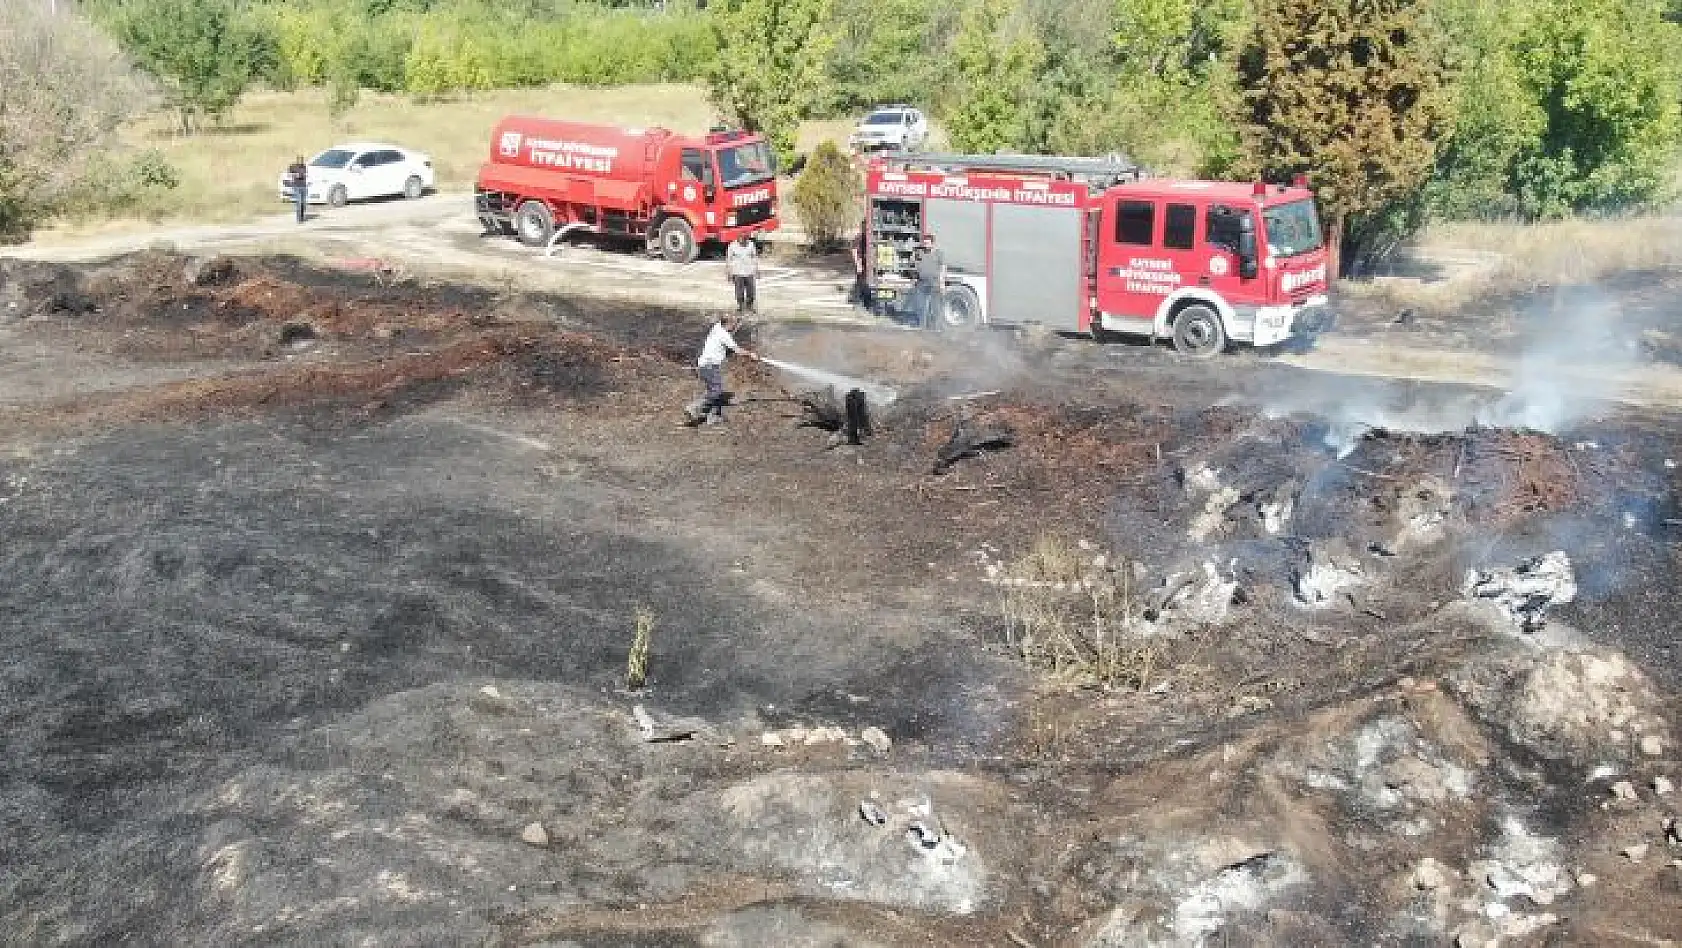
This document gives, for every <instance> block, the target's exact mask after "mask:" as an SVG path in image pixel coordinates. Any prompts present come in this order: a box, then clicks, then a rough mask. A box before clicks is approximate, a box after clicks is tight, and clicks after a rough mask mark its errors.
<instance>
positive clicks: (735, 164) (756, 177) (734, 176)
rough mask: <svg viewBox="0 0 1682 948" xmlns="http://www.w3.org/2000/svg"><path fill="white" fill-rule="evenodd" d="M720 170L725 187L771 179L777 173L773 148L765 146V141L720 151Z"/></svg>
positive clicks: (737, 186) (740, 185) (735, 186)
mask: <svg viewBox="0 0 1682 948" xmlns="http://www.w3.org/2000/svg"><path fill="white" fill-rule="evenodd" d="M718 171H719V176H720V177H721V178H723V179H724V186H725V187H727V188H739V187H742V186H743V185H748V184H757V183H759V182H760V181H769V180H770V179H771V178H773V177H775V175H776V166H775V165H774V164H772V161H771V150H770V149H768V148H766V147H765V143H764V142H753V143H751V144H747V145H737V146H736V147H734V148H726V149H724V150H723V151H720V152H719V153H718Z"/></svg>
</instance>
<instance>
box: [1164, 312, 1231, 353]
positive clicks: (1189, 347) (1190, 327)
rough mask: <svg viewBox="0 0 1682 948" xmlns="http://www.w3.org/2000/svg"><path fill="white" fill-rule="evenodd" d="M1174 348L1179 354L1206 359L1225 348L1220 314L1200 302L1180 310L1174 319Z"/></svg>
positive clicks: (1224, 334)
mask: <svg viewBox="0 0 1682 948" xmlns="http://www.w3.org/2000/svg"><path fill="white" fill-rule="evenodd" d="M1174 348H1175V349H1178V350H1179V351H1180V354H1181V355H1187V356H1191V357H1192V358H1194V359H1208V358H1212V357H1214V356H1217V355H1219V354H1220V353H1221V352H1222V351H1224V350H1225V349H1226V330H1225V329H1223V328H1222V327H1221V314H1219V313H1217V312H1215V311H1214V310H1213V309H1210V308H1209V307H1207V306H1204V305H1203V304H1201V303H1194V304H1192V305H1191V306H1187V307H1186V308H1185V309H1182V310H1180V315H1179V317H1178V318H1177V319H1175V320H1174Z"/></svg>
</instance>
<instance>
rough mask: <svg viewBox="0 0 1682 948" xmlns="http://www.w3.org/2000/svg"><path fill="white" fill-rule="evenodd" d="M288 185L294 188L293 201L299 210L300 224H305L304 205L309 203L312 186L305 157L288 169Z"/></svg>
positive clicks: (300, 157) (300, 156)
mask: <svg viewBox="0 0 1682 948" xmlns="http://www.w3.org/2000/svg"><path fill="white" fill-rule="evenodd" d="M286 183H287V184H289V185H291V186H292V201H293V203H294V204H296V205H297V208H298V223H300V224H302V223H303V222H304V205H306V204H308V203H309V197H310V185H309V168H308V166H306V165H305V164H304V156H303V155H299V156H298V160H297V161H294V162H292V167H290V168H287V169H286Z"/></svg>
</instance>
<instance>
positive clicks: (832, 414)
mask: <svg viewBox="0 0 1682 948" xmlns="http://www.w3.org/2000/svg"><path fill="white" fill-rule="evenodd" d="M799 402H800V427H802V428H818V429H821V430H823V431H827V432H829V433H830V435H831V437H830V441H829V445H830V447H835V446H836V445H839V444H863V443H864V439H865V438H869V437H872V436H874V435H875V434H876V429H875V426H874V424H872V422H871V420H870V405H869V402H868V400H867V399H866V398H865V395H864V392H863V391H861V390H860V389H856V388H855V389H851V390H849V391H848V392H847V394H846V395H845V396H844V397H843V398H842V400H841V401H839V402H838V401H836V398H835V389H833V388H827V389H824V390H823V391H821V392H810V393H807V394H805V395H802V396H800V398H799Z"/></svg>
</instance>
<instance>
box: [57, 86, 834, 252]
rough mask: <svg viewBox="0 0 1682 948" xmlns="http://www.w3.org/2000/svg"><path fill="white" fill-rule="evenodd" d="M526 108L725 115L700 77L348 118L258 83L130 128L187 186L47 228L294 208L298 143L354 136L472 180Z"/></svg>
mask: <svg viewBox="0 0 1682 948" xmlns="http://www.w3.org/2000/svg"><path fill="white" fill-rule="evenodd" d="M516 112H526V113H535V114H539V115H550V116H555V117H559V118H568V119H576V120H579V121H585V122H601V123H605V124H615V125H626V126H641V125H661V126H665V127H667V128H671V129H674V130H676V131H679V132H684V133H690V134H698V133H702V132H705V131H706V130H707V129H708V128H709V127H711V125H712V124H713V122H714V121H715V119H716V117H717V113H716V112H715V111H714V109H713V107H712V106H711V105H710V104H709V103H708V102H707V95H706V91H705V90H704V89H703V88H702V87H700V86H698V85H690V84H657V85H634V86H619V87H613V88H600V89H596V88H580V87H573V86H551V87H548V88H543V89H509V90H498V91H491V92H481V93H476V94H473V95H467V96H461V97H457V98H454V99H448V100H443V101H433V102H422V101H418V100H416V99H413V98H410V97H408V96H404V95H386V94H379V93H372V92H364V93H363V94H362V96H361V97H360V100H359V101H358V103H357V104H356V105H355V106H354V107H353V108H351V109H350V110H349V111H348V112H346V113H345V114H344V115H343V116H342V117H341V118H339V119H336V120H335V119H333V118H331V117H330V116H329V114H328V108H327V94H326V93H325V92H324V91H323V90H320V89H305V90H300V91H297V92H260V93H253V94H251V95H248V96H246V97H245V98H244V99H243V100H242V101H241V102H240V104H239V106H238V107H237V108H235V109H234V110H233V111H232V112H231V113H230V114H229V115H228V116H227V117H226V119H225V121H224V122H223V123H222V125H221V126H220V127H215V128H211V129H207V130H206V131H204V132H203V133H201V134H198V135H194V136H182V135H181V134H179V132H178V130H177V119H176V117H175V115H174V114H173V113H168V112H156V113H153V114H151V115H148V116H146V117H144V118H142V119H139V120H137V121H135V122H133V123H130V124H129V125H128V126H127V127H126V128H124V129H123V131H122V134H121V142H120V147H121V148H122V149H123V150H124V151H125V152H126V153H129V154H134V153H138V152H140V151H143V150H146V149H156V150H157V151H159V152H160V153H161V154H162V155H163V156H164V158H165V159H166V160H167V161H168V162H169V163H170V164H171V165H172V166H173V167H174V168H175V169H176V170H177V171H178V172H179V173H180V180H181V183H180V186H179V187H177V188H175V189H174V190H173V191H170V192H167V193H165V194H164V195H162V196H161V197H160V198H159V199H158V200H157V201H156V202H155V203H153V204H152V205H150V206H147V207H142V208H139V209H137V210H135V211H131V212H129V213H130V214H131V215H132V216H130V217H126V218H121V219H110V218H108V217H106V216H102V215H101V214H100V213H98V212H90V213H85V214H84V215H82V216H81V217H79V218H75V219H71V220H66V221H63V222H61V223H59V224H58V225H56V226H55V227H53V228H50V229H49V230H48V231H46V232H44V233H43V235H42V236H43V237H47V238H51V237H55V236H56V237H61V238H62V237H76V236H85V235H90V234H94V233H111V232H124V231H136V230H143V229H146V228H148V227H151V226H153V225H155V224H158V223H164V222H171V223H192V224H231V223H240V222H244V221H249V220H252V219H253V218H257V217H262V216H266V215H270V214H282V213H284V212H285V211H286V210H287V209H286V207H285V205H284V204H282V202H281V201H280V199H279V196H278V195H277V193H276V190H275V181H276V180H277V178H278V177H279V176H280V174H281V172H283V171H284V170H285V168H286V165H287V164H288V163H289V162H290V161H291V160H292V158H293V157H295V156H296V155H298V154H299V153H303V154H305V155H311V154H314V153H316V152H317V151H320V150H322V149H324V148H327V147H330V146H331V145H333V144H335V143H338V142H342V141H350V140H356V139H372V140H387V141H391V142H393V143H395V144H399V145H403V146H405V147H408V148H414V149H416V150H419V151H423V152H426V153H427V154H428V155H430V156H432V160H433V165H434V167H435V168H436V169H437V172H438V189H439V190H440V191H457V192H460V191H467V190H469V189H471V188H472V186H473V179H474V176H475V175H476V174H477V172H478V170H479V164H480V162H481V161H482V160H483V159H484V156H485V155H486V153H487V152H488V151H489V148H490V136H491V129H492V127H493V126H494V125H495V124H496V122H497V121H498V120H499V119H501V118H502V117H503V116H505V115H508V114H510V113H516ZM852 124H853V123H852V120H850V119H837V120H831V121H819V122H808V123H806V125H805V126H803V127H802V129H801V131H800V135H799V143H800V148H801V150H802V151H809V150H810V149H811V148H813V147H815V146H816V145H817V144H818V143H819V142H821V141H823V140H825V139H831V140H834V141H835V142H837V143H838V144H844V143H845V142H846V140H847V134H848V132H849V131H850V130H851V129H852Z"/></svg>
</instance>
